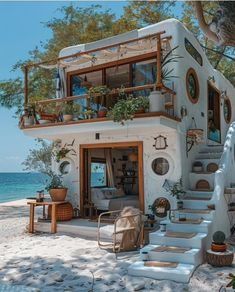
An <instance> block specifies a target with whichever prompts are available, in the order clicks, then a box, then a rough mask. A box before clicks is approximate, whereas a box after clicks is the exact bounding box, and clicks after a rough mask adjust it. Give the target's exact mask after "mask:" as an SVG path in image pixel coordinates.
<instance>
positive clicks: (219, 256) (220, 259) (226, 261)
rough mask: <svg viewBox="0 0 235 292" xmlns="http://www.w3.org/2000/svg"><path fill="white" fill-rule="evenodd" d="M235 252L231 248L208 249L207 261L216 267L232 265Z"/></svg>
mask: <svg viewBox="0 0 235 292" xmlns="http://www.w3.org/2000/svg"><path fill="white" fill-rule="evenodd" d="M233 257H234V253H233V252H232V251H230V250H227V251H225V252H214V251H212V250H211V249H208V250H207V251H206V261H207V262H208V264H210V265H212V266H214V267H223V266H231V265H232V263H233Z"/></svg>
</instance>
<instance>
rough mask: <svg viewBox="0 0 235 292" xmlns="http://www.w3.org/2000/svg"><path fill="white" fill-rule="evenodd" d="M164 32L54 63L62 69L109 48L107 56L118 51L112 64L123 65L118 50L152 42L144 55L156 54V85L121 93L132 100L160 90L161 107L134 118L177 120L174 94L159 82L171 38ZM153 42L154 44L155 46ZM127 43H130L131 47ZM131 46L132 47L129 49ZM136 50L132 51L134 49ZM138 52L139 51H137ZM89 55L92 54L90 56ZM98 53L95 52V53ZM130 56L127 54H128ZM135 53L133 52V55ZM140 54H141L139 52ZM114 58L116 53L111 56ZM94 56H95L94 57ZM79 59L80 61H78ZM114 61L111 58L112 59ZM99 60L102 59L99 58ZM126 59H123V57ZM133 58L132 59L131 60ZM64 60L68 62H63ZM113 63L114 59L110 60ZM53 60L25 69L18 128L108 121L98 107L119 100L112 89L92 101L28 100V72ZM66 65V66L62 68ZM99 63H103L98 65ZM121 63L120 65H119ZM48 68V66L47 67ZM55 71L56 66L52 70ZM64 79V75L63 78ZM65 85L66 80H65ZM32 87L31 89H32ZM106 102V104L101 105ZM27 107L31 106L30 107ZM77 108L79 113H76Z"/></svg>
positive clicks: (74, 98)
mask: <svg viewBox="0 0 235 292" xmlns="http://www.w3.org/2000/svg"><path fill="white" fill-rule="evenodd" d="M164 33H165V32H164V31H162V32H159V33H155V34H152V35H148V36H145V37H141V38H138V39H132V40H129V41H125V42H122V43H118V44H114V45H109V46H106V47H102V48H99V49H94V50H90V51H85V52H80V53H76V54H73V55H69V56H65V57H61V58H58V59H56V60H54V61H56V62H57V65H58V64H60V65H61V66H68V63H69V62H70V61H71V60H72V62H73V61H74V60H75V61H76V62H77V61H78V60H79V61H81V59H82V58H85V59H86V58H88V57H89V58H88V59H89V60H90V58H91V56H92V58H93V57H94V54H96V53H97V52H98V51H99V52H100V53H101V55H102V54H106V52H107V50H108V49H110V51H109V54H110V53H111V52H112V54H114V53H113V52H114V51H115V50H114V48H115V49H116V48H117V47H118V49H117V50H116V53H117V54H118V60H115V61H112V62H113V63H115V64H117V66H118V64H119V63H118V62H120V61H121V62H123V59H121V60H120V59H119V57H120V55H119V52H120V50H121V49H123V48H125V49H127V44H128V49H131V51H132V50H133V49H134V47H135V48H136V46H140V47H141V46H142V45H143V44H144V45H145V44H146V43H147V40H146V39H149V42H148V43H151V41H152V40H154V46H156V47H155V49H154V47H153V45H151V46H150V47H149V48H148V49H147V52H148V54H149V53H151V52H152V53H153V51H155V53H156V57H157V59H156V68H157V73H156V83H155V84H145V85H141V86H135V87H128V88H122V89H121V91H122V93H124V94H125V95H126V96H127V95H128V94H132V95H133V97H136V96H138V95H142V94H143V92H144V95H146V92H148V93H150V92H151V90H153V89H154V88H155V89H157V90H161V92H162V93H163V95H162V97H159V98H163V99H164V107H163V108H162V109H160V110H159V111H157V112H154V113H153V112H148V110H147V111H146V112H144V113H138V112H136V113H135V114H134V116H136V117H146V116H161V115H162V116H166V117H167V118H171V119H174V120H177V121H179V119H178V118H177V117H175V114H174V99H175V92H174V90H173V89H170V88H168V87H166V86H164V84H163V81H162V75H161V72H162V68H161V60H162V52H163V51H164V49H163V48H162V43H163V42H164V43H165V42H168V41H169V39H170V38H171V37H170V36H166V37H164V38H161V35H162V34H164ZM155 42H156V44H155ZM130 43H132V44H131V45H130ZM131 46H132V47H131ZM134 51H135V50H134ZM137 53H138V50H137ZM89 54H91V55H89ZM97 54H98V53H97ZM128 54H129V53H128V52H127V55H128ZM135 54H136V53H135ZM142 54H143V53H142ZM114 55H115V54H114ZM96 56H97V55H96ZM78 58H79V59H78ZM112 58H113V57H112ZM101 59H102V58H101ZM124 59H125V57H124ZM131 59H133V57H131ZM66 60H67V62H65V61H66ZM112 60H113V59H112ZM125 60H129V59H128V57H126V59H125ZM52 61H53V60H50V61H47V62H40V63H37V64H29V65H28V66H26V67H25V106H26V107H28V109H26V111H25V113H24V115H23V116H22V117H21V120H20V127H21V128H34V127H45V126H55V125H64V124H74V123H87V122H98V121H105V120H108V118H107V117H106V116H105V114H104V113H102V114H101V108H102V106H103V105H105V107H106V108H107V109H109V108H112V107H113V106H114V105H115V104H116V103H117V102H118V100H119V98H120V97H119V95H120V89H112V90H111V91H109V93H108V94H105V95H104V94H99V93H98V94H95V95H93V98H92V99H91V95H90V94H89V93H88V94H83V95H78V96H66V97H62V98H58V96H57V98H50V99H43V100H39V101H38V100H37V101H31V102H30V101H29V88H28V83H29V69H32V68H35V67H38V66H44V65H45V64H46V63H48V64H51V63H52ZM59 62H61V63H59ZM65 63H67V64H66V65H65ZM101 63H102V62H101ZM120 64H121V63H120ZM49 66H51V65H49ZM96 66H98V67H100V66H101V67H102V66H103V65H102V64H96ZM94 67H95V66H94V64H92V65H91V68H94ZM54 68H55V67H54ZM64 78H65V76H64ZM65 83H66V81H65ZM32 87H33V86H32ZM65 95H66V91H64V92H63V94H62V96H65ZM104 101H105V102H104ZM29 104H30V106H29ZM78 109H79V110H78Z"/></svg>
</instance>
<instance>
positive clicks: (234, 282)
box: [226, 273, 235, 290]
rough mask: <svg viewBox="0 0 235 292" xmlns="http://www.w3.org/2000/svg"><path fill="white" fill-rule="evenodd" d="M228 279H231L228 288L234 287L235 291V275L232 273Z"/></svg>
mask: <svg viewBox="0 0 235 292" xmlns="http://www.w3.org/2000/svg"><path fill="white" fill-rule="evenodd" d="M227 279H230V282H229V283H228V284H227V286H226V287H232V288H233V289H234V290H235V275H234V274H232V273H229V275H228V277H227Z"/></svg>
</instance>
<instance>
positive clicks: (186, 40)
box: [184, 38, 203, 66]
mask: <svg viewBox="0 0 235 292" xmlns="http://www.w3.org/2000/svg"><path fill="white" fill-rule="evenodd" d="M186 42H187V43H188V44H189V45H190V46H191V48H192V49H193V50H194V52H195V53H196V54H197V55H198V57H199V58H200V61H198V59H196V58H195V57H194V55H192V54H191V53H190V51H189V50H187V46H186ZM184 47H185V50H186V51H187V52H188V53H189V55H190V56H191V57H192V58H193V59H194V60H195V61H196V62H197V63H198V64H199V65H200V66H203V58H202V55H201V54H200V53H199V52H198V50H197V49H196V48H195V47H194V46H193V45H192V43H191V42H190V41H189V40H188V39H187V38H184Z"/></svg>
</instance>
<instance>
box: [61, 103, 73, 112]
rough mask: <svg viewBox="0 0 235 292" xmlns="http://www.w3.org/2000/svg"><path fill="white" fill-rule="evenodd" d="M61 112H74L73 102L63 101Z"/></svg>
mask: <svg viewBox="0 0 235 292" xmlns="http://www.w3.org/2000/svg"><path fill="white" fill-rule="evenodd" d="M62 112H63V114H65V115H73V113H74V108H73V103H72V102H65V103H64V104H63V108H62Z"/></svg>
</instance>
